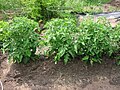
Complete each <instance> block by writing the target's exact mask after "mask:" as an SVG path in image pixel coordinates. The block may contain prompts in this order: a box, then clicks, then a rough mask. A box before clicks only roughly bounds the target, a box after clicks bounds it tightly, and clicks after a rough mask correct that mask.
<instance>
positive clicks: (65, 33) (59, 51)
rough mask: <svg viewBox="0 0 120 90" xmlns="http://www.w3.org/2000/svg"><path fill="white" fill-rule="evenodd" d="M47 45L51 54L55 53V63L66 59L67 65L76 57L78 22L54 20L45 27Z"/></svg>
mask: <svg viewBox="0 0 120 90" xmlns="http://www.w3.org/2000/svg"><path fill="white" fill-rule="evenodd" d="M45 27H46V28H48V30H47V31H46V36H45V37H46V44H47V45H48V46H49V51H48V52H49V54H50V55H52V54H53V53H55V55H56V56H55V58H54V60H55V62H57V61H59V60H60V59H64V62H65V63H67V62H68V60H69V59H70V58H71V57H73V58H74V57H75V55H76V54H75V53H76V51H75V49H74V48H75V47H74V46H75V44H74V42H75V40H74V39H75V32H77V28H76V22H75V20H73V19H67V18H65V19H53V20H51V21H50V22H48V23H47V24H46V25H45Z"/></svg>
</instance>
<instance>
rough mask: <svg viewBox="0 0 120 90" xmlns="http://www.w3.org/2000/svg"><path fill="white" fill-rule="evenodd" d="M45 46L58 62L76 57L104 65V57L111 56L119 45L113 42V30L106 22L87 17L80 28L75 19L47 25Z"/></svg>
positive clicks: (59, 20) (56, 20)
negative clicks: (102, 60)
mask: <svg viewBox="0 0 120 90" xmlns="http://www.w3.org/2000/svg"><path fill="white" fill-rule="evenodd" d="M45 27H46V28H48V30H47V31H46V36H45V37H46V43H47V45H49V46H50V47H49V48H50V49H49V51H48V52H49V53H50V55H52V54H53V53H55V58H54V60H55V62H57V61H59V60H60V59H63V60H64V62H65V63H67V62H68V60H70V59H71V57H72V58H74V57H75V56H81V57H82V60H83V61H86V62H90V63H91V64H93V63H94V62H99V63H100V62H101V58H102V56H103V55H105V54H107V55H109V56H111V55H112V54H113V53H114V52H115V51H117V50H118V44H117V42H116V41H114V40H113V38H114V37H113V36H112V35H111V34H110V33H111V32H112V27H111V26H110V24H109V23H108V22H107V20H106V19H98V20H97V21H96V22H95V21H94V19H93V18H91V17H87V18H86V19H84V20H83V21H82V22H81V23H80V25H79V26H77V23H76V21H75V20H74V19H53V20H52V21H50V22H48V23H47V24H46V25H45Z"/></svg>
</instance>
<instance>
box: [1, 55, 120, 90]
mask: <svg viewBox="0 0 120 90" xmlns="http://www.w3.org/2000/svg"><path fill="white" fill-rule="evenodd" d="M103 61H104V62H103V64H97V63H96V64H94V66H90V65H86V64H85V63H83V62H81V61H80V58H76V60H72V61H71V62H69V63H68V64H67V65H64V64H63V62H59V63H58V64H56V65H55V64H54V62H53V61H52V59H50V60H46V59H44V60H43V57H41V59H40V60H36V61H35V62H32V61H31V62H30V63H28V64H26V65H24V64H8V62H7V59H6V55H2V54H0V79H1V81H2V83H3V86H4V90H120V72H119V71H120V67H119V66H117V65H115V64H114V63H113V61H112V60H111V59H108V58H103Z"/></svg>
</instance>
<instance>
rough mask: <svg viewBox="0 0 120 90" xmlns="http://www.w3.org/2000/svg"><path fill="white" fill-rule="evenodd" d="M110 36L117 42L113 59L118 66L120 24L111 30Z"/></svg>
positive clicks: (119, 59) (119, 58)
mask: <svg viewBox="0 0 120 90" xmlns="http://www.w3.org/2000/svg"><path fill="white" fill-rule="evenodd" d="M111 36H112V39H113V41H114V42H117V50H116V53H115V57H116V60H117V64H118V65H120V23H119V24H118V25H117V26H116V27H115V28H114V29H113V31H112V33H111Z"/></svg>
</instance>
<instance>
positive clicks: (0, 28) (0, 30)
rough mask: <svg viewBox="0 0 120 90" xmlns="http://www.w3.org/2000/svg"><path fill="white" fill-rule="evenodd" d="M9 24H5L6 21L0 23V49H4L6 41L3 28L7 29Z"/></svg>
mask: <svg viewBox="0 0 120 90" xmlns="http://www.w3.org/2000/svg"><path fill="white" fill-rule="evenodd" d="M7 26H8V23H7V22H4V21H0V49H1V48H2V44H3V39H4V35H3V32H4V31H3V28H5V27H7Z"/></svg>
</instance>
